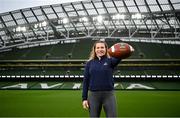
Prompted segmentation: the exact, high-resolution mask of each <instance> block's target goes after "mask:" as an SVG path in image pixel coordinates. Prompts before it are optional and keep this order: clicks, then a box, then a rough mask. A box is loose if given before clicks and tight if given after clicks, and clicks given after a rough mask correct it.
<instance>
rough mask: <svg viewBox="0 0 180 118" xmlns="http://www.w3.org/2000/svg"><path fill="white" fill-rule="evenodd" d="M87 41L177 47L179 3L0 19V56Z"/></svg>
mask: <svg viewBox="0 0 180 118" xmlns="http://www.w3.org/2000/svg"><path fill="white" fill-rule="evenodd" d="M87 38H92V39H94V38H112V39H113V38H114V39H120V40H123V41H136V42H142V41H143V42H155V43H172V44H180V43H179V41H180V1H179V0H91V1H89V0H88V1H78V2H72V3H63V4H53V5H46V6H38V7H32V8H25V9H20V10H15V11H10V12H5V13H1V14H0V51H6V50H8V49H11V48H14V47H16V48H20V47H21V48H22V47H23V46H24V47H32V46H35V45H40V44H44V45H46V44H47V45H49V44H55V43H59V42H60V41H65V40H74V39H87ZM173 41H174V42H173Z"/></svg>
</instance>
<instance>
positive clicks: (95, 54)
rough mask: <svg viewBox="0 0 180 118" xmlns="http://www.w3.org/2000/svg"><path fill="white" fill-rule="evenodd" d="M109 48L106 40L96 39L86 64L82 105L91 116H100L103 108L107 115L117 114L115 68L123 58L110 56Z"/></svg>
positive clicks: (113, 115) (114, 115)
mask: <svg viewBox="0 0 180 118" xmlns="http://www.w3.org/2000/svg"><path fill="white" fill-rule="evenodd" d="M107 50H108V46H107V44H106V42H104V41H96V42H95V43H94V45H93V47H92V51H91V53H90V57H89V60H88V62H87V63H86V66H85V71H84V80H83V92H82V100H83V103H82V105H83V108H84V109H88V110H89V113H90V117H100V114H101V109H102V108H103V109H104V111H105V114H106V117H116V116H117V110H116V99H115V95H114V80H113V70H114V67H116V66H117V65H118V63H119V62H120V61H121V60H120V59H117V58H113V57H110V56H109V54H108V51H107ZM88 91H89V96H88Z"/></svg>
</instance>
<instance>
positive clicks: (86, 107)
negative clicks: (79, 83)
mask: <svg viewBox="0 0 180 118" xmlns="http://www.w3.org/2000/svg"><path fill="white" fill-rule="evenodd" d="M82 105H83V108H84V109H89V103H88V101H87V100H84V101H83V103H82Z"/></svg>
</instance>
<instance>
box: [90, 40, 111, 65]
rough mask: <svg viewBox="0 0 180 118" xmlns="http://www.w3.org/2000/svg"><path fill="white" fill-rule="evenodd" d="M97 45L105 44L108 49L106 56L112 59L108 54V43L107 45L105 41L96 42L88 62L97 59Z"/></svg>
mask: <svg viewBox="0 0 180 118" xmlns="http://www.w3.org/2000/svg"><path fill="white" fill-rule="evenodd" d="M97 43H103V44H104V45H105V48H106V54H105V56H106V57H108V58H109V57H110V56H109V53H108V45H107V43H106V42H105V41H101V40H98V41H96V42H95V43H94V45H93V47H92V49H91V52H90V55H89V59H88V61H90V60H92V59H95V58H97V55H96V53H95V49H96V44H97Z"/></svg>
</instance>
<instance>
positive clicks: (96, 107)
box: [88, 91, 117, 117]
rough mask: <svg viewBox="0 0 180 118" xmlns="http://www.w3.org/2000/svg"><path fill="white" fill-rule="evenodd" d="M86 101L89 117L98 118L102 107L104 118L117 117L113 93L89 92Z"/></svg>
mask: <svg viewBox="0 0 180 118" xmlns="http://www.w3.org/2000/svg"><path fill="white" fill-rule="evenodd" d="M88 100H89V106H90V109H89V112H90V117H100V114H101V109H102V107H103V109H104V111H105V114H106V117H117V111H116V98H115V95H114V91H90V94H89V98H88Z"/></svg>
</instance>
